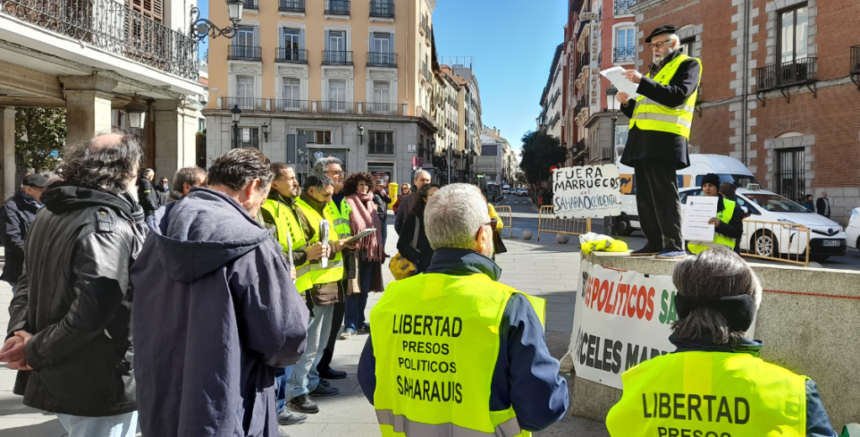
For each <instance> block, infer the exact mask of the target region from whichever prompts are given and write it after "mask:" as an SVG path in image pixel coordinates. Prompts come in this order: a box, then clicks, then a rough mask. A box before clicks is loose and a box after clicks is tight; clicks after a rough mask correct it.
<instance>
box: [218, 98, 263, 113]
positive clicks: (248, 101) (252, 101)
mask: <svg viewBox="0 0 860 437" xmlns="http://www.w3.org/2000/svg"><path fill="white" fill-rule="evenodd" d="M218 99H219V100H220V102H219V105H218V106H219V107H220V108H221V109H233V107H235V106H239V109H241V110H243V111H268V110H269V99H257V98H253V97H219V98H218Z"/></svg>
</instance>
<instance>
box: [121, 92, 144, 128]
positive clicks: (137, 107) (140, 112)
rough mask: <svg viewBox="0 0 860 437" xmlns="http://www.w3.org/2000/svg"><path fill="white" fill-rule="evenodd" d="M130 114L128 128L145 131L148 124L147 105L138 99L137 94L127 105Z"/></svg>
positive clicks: (126, 110)
mask: <svg viewBox="0 0 860 437" xmlns="http://www.w3.org/2000/svg"><path fill="white" fill-rule="evenodd" d="M125 112H126V113H127V114H128V127H130V128H132V129H143V124H144V123H145V122H146V105H145V104H143V102H141V101H140V99H138V98H137V94H135V95H134V97H133V98H132V99H131V101H130V102H128V104H127V105H125Z"/></svg>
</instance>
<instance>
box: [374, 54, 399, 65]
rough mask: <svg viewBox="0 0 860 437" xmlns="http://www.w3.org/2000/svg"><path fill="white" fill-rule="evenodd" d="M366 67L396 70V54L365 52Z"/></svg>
mask: <svg viewBox="0 0 860 437" xmlns="http://www.w3.org/2000/svg"><path fill="white" fill-rule="evenodd" d="M367 66H368V67H392V68H397V53H379V52H367Z"/></svg>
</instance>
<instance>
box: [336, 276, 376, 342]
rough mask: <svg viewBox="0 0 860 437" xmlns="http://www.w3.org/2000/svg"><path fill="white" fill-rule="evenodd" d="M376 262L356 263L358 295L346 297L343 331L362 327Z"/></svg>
mask: <svg viewBox="0 0 860 437" xmlns="http://www.w3.org/2000/svg"><path fill="white" fill-rule="evenodd" d="M378 265H379V263H378V262H371V261H361V260H359V261H358V288H359V290H360V293H358V294H353V295H350V296H347V297H346V314H345V315H344V321H343V329H344V331H346V330H352V331H353V332H355V331H356V330H357V329H358V328H361V327H362V326H364V323H365V318H364V310H365V309H366V308H367V295H368V294H369V293H370V283H371V281H373V272H374V271H375V270H376V268H377V266H378Z"/></svg>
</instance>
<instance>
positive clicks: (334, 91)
mask: <svg viewBox="0 0 860 437" xmlns="http://www.w3.org/2000/svg"><path fill="white" fill-rule="evenodd" d="M328 100H329V102H328V103H329V108H323V110H325V109H328V111H331V112H346V81H345V80H329V81H328Z"/></svg>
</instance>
